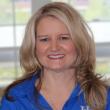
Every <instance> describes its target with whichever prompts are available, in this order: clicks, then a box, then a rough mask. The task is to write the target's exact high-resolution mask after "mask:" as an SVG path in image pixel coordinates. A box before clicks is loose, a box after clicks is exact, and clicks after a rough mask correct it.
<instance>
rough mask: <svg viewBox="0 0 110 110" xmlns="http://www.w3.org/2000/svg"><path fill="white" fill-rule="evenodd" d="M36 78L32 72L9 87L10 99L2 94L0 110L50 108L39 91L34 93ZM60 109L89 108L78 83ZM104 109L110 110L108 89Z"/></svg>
mask: <svg viewBox="0 0 110 110" xmlns="http://www.w3.org/2000/svg"><path fill="white" fill-rule="evenodd" d="M37 78H38V77H37V75H36V74H34V75H33V76H32V77H31V78H30V79H28V80H25V81H24V82H22V83H20V84H18V85H16V86H15V87H13V88H11V89H10V91H9V94H8V95H9V96H11V98H12V100H8V99H7V98H6V97H5V96H4V97H3V98H2V102H1V109H0V110H41V109H40V108H41V106H42V107H43V108H45V109H42V110H52V108H51V106H50V105H49V104H48V102H47V101H46V99H45V98H44V97H43V96H42V95H41V94H40V93H38V95H36V88H35V81H36V79H37ZM62 110H91V109H90V108H89V106H88V105H87V104H86V101H85V99H84V94H83V91H82V90H81V88H80V85H79V84H77V86H76V87H75V88H74V89H73V91H72V93H71V95H70V97H69V98H68V100H67V101H66V102H65V104H64V106H63V109H62ZM105 110H110V91H109V92H108V97H107V105H106V109H105Z"/></svg>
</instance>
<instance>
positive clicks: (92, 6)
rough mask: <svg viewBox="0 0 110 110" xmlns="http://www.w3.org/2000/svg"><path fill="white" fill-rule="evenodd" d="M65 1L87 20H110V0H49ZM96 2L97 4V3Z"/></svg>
mask: <svg viewBox="0 0 110 110" xmlns="http://www.w3.org/2000/svg"><path fill="white" fill-rule="evenodd" d="M51 1H61V2H66V3H69V4H71V5H72V6H74V7H75V8H76V9H78V10H79V11H80V13H81V14H82V15H83V16H84V18H85V19H86V20H87V21H99V20H101V21H110V0H51ZM97 4H98V5H97Z"/></svg>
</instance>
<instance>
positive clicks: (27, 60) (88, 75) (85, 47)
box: [20, 2, 107, 110]
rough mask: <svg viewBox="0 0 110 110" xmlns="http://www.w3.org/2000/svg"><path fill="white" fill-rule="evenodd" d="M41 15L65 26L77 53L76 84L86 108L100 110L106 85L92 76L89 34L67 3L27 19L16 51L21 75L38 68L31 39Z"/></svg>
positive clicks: (93, 61)
mask: <svg viewBox="0 0 110 110" xmlns="http://www.w3.org/2000/svg"><path fill="white" fill-rule="evenodd" d="M45 16H52V17H56V18H58V19H59V20H61V21H62V22H63V23H64V24H65V25H66V26H67V28H68V30H69V32H70V35H71V37H72V39H73V42H74V45H75V47H76V51H77V58H76V62H75V64H74V67H75V68H76V77H77V81H78V82H79V83H80V84H81V88H82V89H83V91H84V96H85V99H86V101H87V103H88V105H89V106H90V108H92V109H93V110H104V108H105V105H106V95H107V92H106V84H105V83H104V82H103V81H102V80H100V77H98V75H97V74H95V67H96V56H95V43H94V39H93V35H92V33H91V30H90V29H89V27H88V25H87V24H86V23H85V21H84V20H83V18H82V17H81V16H80V14H79V13H78V12H77V11H76V10H75V9H74V8H72V7H71V6H69V5H68V4H65V3H61V2H53V3H49V4H46V5H45V6H43V7H41V8H40V9H39V10H38V11H37V12H36V13H35V14H34V15H33V16H32V17H31V19H30V21H29V22H28V24H27V27H26V32H25V37H24V40H23V43H22V46H21V48H20V64H21V66H22V67H23V69H24V70H25V73H26V74H30V73H32V72H34V71H37V70H38V69H41V68H42V66H41V65H40V63H39V61H38V59H37V56H36V54H35V39H36V35H37V32H36V27H37V25H38V23H39V21H40V20H41V18H43V17H45ZM100 101H101V103H100Z"/></svg>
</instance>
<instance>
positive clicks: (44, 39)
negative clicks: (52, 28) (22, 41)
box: [39, 38, 49, 42]
mask: <svg viewBox="0 0 110 110" xmlns="http://www.w3.org/2000/svg"><path fill="white" fill-rule="evenodd" d="M39 40H40V41H42V42H47V41H48V40H49V39H48V38H40V39H39Z"/></svg>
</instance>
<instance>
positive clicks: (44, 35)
mask: <svg viewBox="0 0 110 110" xmlns="http://www.w3.org/2000/svg"><path fill="white" fill-rule="evenodd" d="M37 37H38V38H40V37H48V35H37Z"/></svg>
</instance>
